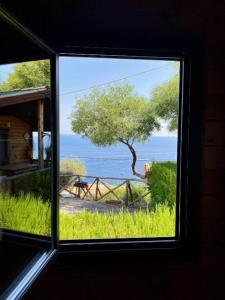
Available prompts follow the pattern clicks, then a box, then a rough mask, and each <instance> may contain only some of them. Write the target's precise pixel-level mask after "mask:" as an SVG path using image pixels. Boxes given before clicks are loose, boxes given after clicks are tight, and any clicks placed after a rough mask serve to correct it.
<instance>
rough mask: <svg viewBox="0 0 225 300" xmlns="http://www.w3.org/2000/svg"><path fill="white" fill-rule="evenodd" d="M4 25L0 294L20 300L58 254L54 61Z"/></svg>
mask: <svg viewBox="0 0 225 300" xmlns="http://www.w3.org/2000/svg"><path fill="white" fill-rule="evenodd" d="M1 16H2V15H1ZM4 17H6V19H7V16H6V15H4ZM10 20H11V19H10ZM7 21H9V20H8V19H7ZM0 24H1V28H4V29H5V31H4V30H3V31H2V33H1V34H2V35H4V34H5V33H6V32H7V38H5V39H4V37H2V36H1V40H4V43H3V44H2V47H1V50H2V51H1V58H0V254H1V256H0V269H1V272H0V294H1V295H2V296H1V297H2V298H1V299H19V298H20V297H21V296H22V294H23V293H24V292H25V290H26V289H27V288H28V287H29V286H30V285H31V284H32V282H33V281H34V279H35V278H36V277H37V275H38V274H39V272H40V271H41V270H43V268H44V267H45V266H46V264H48V262H49V261H50V260H51V258H52V256H53V255H54V252H55V250H54V249H55V248H56V246H55V242H54V241H55V239H54V234H53V227H54V228H55V225H53V223H54V222H53V221H52V220H53V214H52V212H53V210H54V204H53V203H54V201H53V198H54V192H53V188H52V185H53V176H54V175H53V174H54V173H55V172H53V167H52V166H53V163H52V161H53V160H54V155H55V154H54V150H53V147H52V143H53V142H54V138H52V131H53V124H54V122H53V119H52V106H54V104H52V101H53V102H54V92H52V84H51V81H52V76H51V72H52V69H53V64H54V60H53V59H52V56H51V54H50V53H49V52H48V51H47V50H46V49H44V47H40V45H37V44H35V43H33V42H31V41H30V40H29V39H27V37H25V36H24V34H21V33H19V32H18V31H17V30H15V29H14V28H13V26H10V25H9V24H7V22H5V21H3V19H0ZM11 25H12V24H11ZM15 27H16V26H15ZM15 45H17V47H15ZM7 49H10V50H8V51H7Z"/></svg>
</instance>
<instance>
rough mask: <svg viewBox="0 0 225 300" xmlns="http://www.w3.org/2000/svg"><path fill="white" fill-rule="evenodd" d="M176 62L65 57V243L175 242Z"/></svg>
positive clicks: (62, 69)
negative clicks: (157, 239)
mask: <svg viewBox="0 0 225 300" xmlns="http://www.w3.org/2000/svg"><path fill="white" fill-rule="evenodd" d="M179 68H180V64H179V62H177V61H168V60H167V61H165V60H147V59H127V58H126V59H121V58H120V59H115V58H113V59H112V58H90V57H72V58H71V57H69V58H68V57H67V58H65V57H63V58H61V59H60V91H61V92H60V126H61V127H60V191H59V193H60V238H61V239H103V238H104V239H105V238H106V239H108V238H109V239H111V238H151V237H174V236H175V218H176V216H175V211H176V209H175V208H176V207H175V206H176V177H177V132H178V111H179V109H178V106H179V104H178V103H179V80H180V78H179Z"/></svg>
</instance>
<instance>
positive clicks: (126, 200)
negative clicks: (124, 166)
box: [125, 180, 129, 206]
mask: <svg viewBox="0 0 225 300" xmlns="http://www.w3.org/2000/svg"><path fill="white" fill-rule="evenodd" d="M128 186H129V180H126V196H125V205H126V206H128V202H129V188H128Z"/></svg>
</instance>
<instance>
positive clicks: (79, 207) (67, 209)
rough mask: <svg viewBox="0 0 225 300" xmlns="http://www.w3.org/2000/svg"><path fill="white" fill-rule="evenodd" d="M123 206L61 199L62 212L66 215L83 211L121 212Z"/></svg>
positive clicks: (69, 198) (66, 198) (73, 198)
mask: <svg viewBox="0 0 225 300" xmlns="http://www.w3.org/2000/svg"><path fill="white" fill-rule="evenodd" d="M121 208H122V205H110V204H104V203H98V202H96V201H87V200H81V199H79V198H75V197H61V198H60V211H61V212H64V213H66V214H76V213H79V212H81V211H83V210H86V211H90V212H94V211H96V210H97V211H98V212H102V213H105V212H110V211H113V212H119V210H120V209H121Z"/></svg>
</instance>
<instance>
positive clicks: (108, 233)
mask: <svg viewBox="0 0 225 300" xmlns="http://www.w3.org/2000/svg"><path fill="white" fill-rule="evenodd" d="M50 213H51V209H50V205H49V204H48V203H47V202H45V203H43V201H42V199H41V198H39V197H37V198H35V197H34V196H32V195H31V194H21V195H19V196H17V197H14V196H11V195H9V194H2V193H0V227H1V228H7V229H13V230H17V231H23V232H29V233H34V234H41V235H50V228H51V225H50V224H51V215H50ZM174 235H175V212H174V210H173V211H172V212H171V211H170V209H169V208H168V207H167V206H163V205H159V206H157V207H156V210H155V211H154V212H150V211H147V210H144V211H143V210H138V211H135V212H127V211H123V210H121V211H120V212H118V213H116V212H109V213H99V212H97V211H96V212H88V211H83V212H81V213H77V214H75V215H66V214H64V213H60V238H61V239H101V238H135V237H172V236H174Z"/></svg>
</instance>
